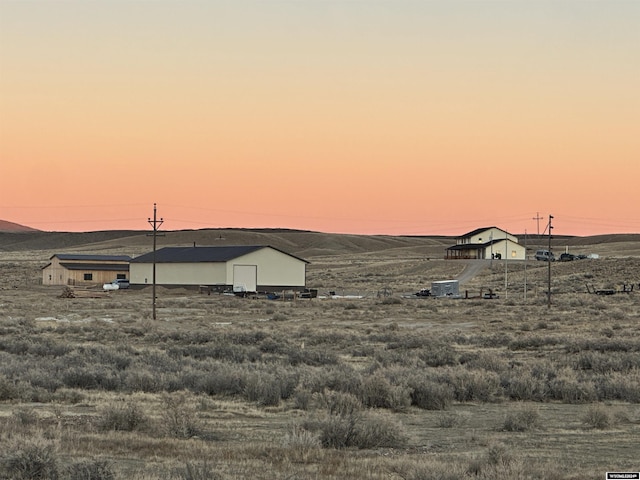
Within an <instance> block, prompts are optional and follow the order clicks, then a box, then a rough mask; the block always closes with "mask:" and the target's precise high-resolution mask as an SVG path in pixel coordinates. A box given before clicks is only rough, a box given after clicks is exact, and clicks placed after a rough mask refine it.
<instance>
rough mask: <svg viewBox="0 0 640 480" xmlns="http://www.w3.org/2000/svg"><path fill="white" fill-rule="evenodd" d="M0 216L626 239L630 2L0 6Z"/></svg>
mask: <svg viewBox="0 0 640 480" xmlns="http://www.w3.org/2000/svg"><path fill="white" fill-rule="evenodd" d="M0 181H1V189H0V219H3V220H8V221H11V222H15V223H20V224H23V225H27V226H30V227H34V228H38V229H41V230H55V231H93V230H109V229H135V230H142V229H148V228H149V224H148V223H147V219H148V217H150V216H152V215H153V204H154V203H157V205H158V216H161V217H163V218H164V224H163V226H162V228H163V229H166V230H179V229H200V228H208V227H212V228H218V227H245V228H254V227H256V228H257V227H278V228H294V229H305V230H315V231H321V232H337V233H358V234H392V235H401V234H410V235H437V234H442V235H459V234H463V233H465V232H467V231H470V230H473V229H474V228H477V227H485V226H490V225H496V226H498V227H500V228H504V229H507V230H509V231H511V232H514V233H521V232H524V231H525V230H526V231H528V232H531V233H535V232H536V230H537V222H536V220H535V219H534V217H536V216H537V215H538V214H539V216H540V217H543V218H542V219H541V220H540V230H543V229H544V226H545V225H546V222H547V217H548V215H549V214H552V215H553V216H554V217H555V218H554V226H555V228H554V233H556V234H568V235H571V234H573V235H592V234H600V233H638V232H640V209H639V208H638V203H639V202H638V191H639V190H640V188H639V185H640V1H636V0H630V1H617V0H607V1H578V0H574V1H563V0H549V1H545V0H529V1H519V0H512V1H482V0H475V1H471V0H469V1H457V0H433V1H427V0H425V1H420V0H413V1H406V0H388V1H384V0H376V1H373V0H351V1H349V0H335V1H332V0H298V1H292V0H291V1H280V0H273V1H271V0H262V1H259V0H254V1H245V0H229V1H218V0H206V1H205V0H201V1H192V0H181V1H178V0H173V1H153V0H146V1H142V0H141V1H122V0H93V1H84V0H83V1H80V0H66V1H56V0H46V1H45V0H40V1H38V0H29V1H18V0H16V1H12V0H0Z"/></svg>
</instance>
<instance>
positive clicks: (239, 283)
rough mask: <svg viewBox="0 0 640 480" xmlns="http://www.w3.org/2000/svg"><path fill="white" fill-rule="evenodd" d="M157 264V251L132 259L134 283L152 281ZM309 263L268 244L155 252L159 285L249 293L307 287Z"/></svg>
mask: <svg viewBox="0 0 640 480" xmlns="http://www.w3.org/2000/svg"><path fill="white" fill-rule="evenodd" d="M153 263H154V253H153V252H150V253H147V254H144V255H142V256H140V257H136V258H134V259H133V260H131V264H130V267H129V274H130V282H131V284H132V285H134V286H135V285H150V284H152V283H153ZM308 263H309V262H308V261H306V260H303V259H301V258H298V257H296V256H294V255H291V254H289V253H286V252H284V251H282V250H279V249H277V248H274V247H271V246H264V245H258V246H214V247H208V246H203V247H201V246H195V245H194V246H189V247H165V248H161V249H159V250H156V252H155V264H156V285H164V286H207V287H210V288H214V289H218V290H224V289H233V290H234V291H246V292H275V291H280V290H303V289H304V288H305V285H306V266H307V264H308Z"/></svg>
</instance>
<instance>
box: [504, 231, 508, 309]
mask: <svg viewBox="0 0 640 480" xmlns="http://www.w3.org/2000/svg"><path fill="white" fill-rule="evenodd" d="M508 261H509V234H508V233H507V232H504V298H505V300H506V299H507V287H508V286H509V284H508V282H507V262H508Z"/></svg>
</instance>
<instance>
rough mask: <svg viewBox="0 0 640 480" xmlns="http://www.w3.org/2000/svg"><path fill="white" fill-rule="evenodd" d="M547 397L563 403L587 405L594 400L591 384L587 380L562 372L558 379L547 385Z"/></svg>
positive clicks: (594, 395)
mask: <svg viewBox="0 0 640 480" xmlns="http://www.w3.org/2000/svg"><path fill="white" fill-rule="evenodd" d="M548 387H549V397H550V398H551V399H552V400H562V401H563V402H565V403H588V402H592V401H593V400H595V399H596V390H595V387H594V385H593V383H592V382H591V381H589V380H587V379H579V378H578V377H577V376H576V375H575V372H572V371H568V370H566V369H565V370H563V371H560V372H559V373H558V377H557V378H554V379H552V380H551V381H549V383H548Z"/></svg>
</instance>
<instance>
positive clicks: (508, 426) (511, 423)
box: [502, 405, 540, 432]
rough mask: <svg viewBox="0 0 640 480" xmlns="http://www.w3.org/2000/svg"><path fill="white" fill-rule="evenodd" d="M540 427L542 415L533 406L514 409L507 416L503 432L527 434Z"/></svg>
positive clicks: (503, 424)
mask: <svg viewBox="0 0 640 480" xmlns="http://www.w3.org/2000/svg"><path fill="white" fill-rule="evenodd" d="M539 426H540V413H539V412H538V410H537V409H535V408H533V407H532V406H529V405H527V406H522V407H518V408H515V409H513V410H512V411H510V412H508V413H507V414H506V415H505V418H504V421H503V423H502V430H504V431H506V432H527V431H529V430H533V429H535V428H538V427H539Z"/></svg>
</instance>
